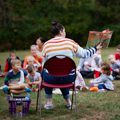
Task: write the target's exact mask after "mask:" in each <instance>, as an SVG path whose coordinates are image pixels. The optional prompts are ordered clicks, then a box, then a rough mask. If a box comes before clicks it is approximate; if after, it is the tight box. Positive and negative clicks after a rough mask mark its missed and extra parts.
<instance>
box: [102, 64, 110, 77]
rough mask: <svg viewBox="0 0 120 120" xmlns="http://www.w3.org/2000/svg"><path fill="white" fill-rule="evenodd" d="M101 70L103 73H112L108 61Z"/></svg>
mask: <svg viewBox="0 0 120 120" xmlns="http://www.w3.org/2000/svg"><path fill="white" fill-rule="evenodd" d="M101 71H102V73H103V74H106V75H110V74H111V69H110V65H109V64H108V63H102V65H101Z"/></svg>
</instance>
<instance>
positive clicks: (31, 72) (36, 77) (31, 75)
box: [26, 65, 41, 92]
mask: <svg viewBox="0 0 120 120" xmlns="http://www.w3.org/2000/svg"><path fill="white" fill-rule="evenodd" d="M27 71H28V75H27V79H26V81H27V83H28V85H29V87H30V88H32V91H33V92H37V91H38V85H39V84H40V83H41V75H40V73H39V72H36V70H35V67H34V66H33V65H31V66H30V65H29V66H28V67H27ZM34 86H35V88H34Z"/></svg>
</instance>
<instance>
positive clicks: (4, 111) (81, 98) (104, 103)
mask: <svg viewBox="0 0 120 120" xmlns="http://www.w3.org/2000/svg"><path fill="white" fill-rule="evenodd" d="M114 51H115V48H109V49H105V50H103V51H102V57H103V59H104V60H105V61H106V60H107V57H108V55H109V54H112V53H114ZM16 53H17V55H18V56H20V58H22V59H23V58H24V56H25V55H27V54H28V51H17V52H16ZM7 56H8V53H7V52H4V53H0V62H1V63H2V68H3V66H4V61H5V59H6V57H7ZM75 61H76V64H77V63H78V59H75ZM3 81H4V80H3V79H2V78H0V86H1V85H2V84H3ZM86 82H87V84H88V83H89V80H86ZM114 85H115V91H113V92H104V93H92V92H89V91H88V92H79V93H78V94H77V107H78V112H77V113H75V112H74V111H73V112H71V111H70V110H67V109H66V108H65V104H64V100H63V98H62V96H61V95H53V102H54V105H55V108H54V109H53V110H45V109H42V120H68V119H69V120H120V81H117V80H115V81H114ZM44 95H45V94H44V92H43V93H42V104H44V103H45V96H44ZM31 99H32V103H31V106H30V111H29V114H28V115H27V116H25V117H23V118H22V119H23V120H38V119H40V118H39V113H36V112H35V104H36V93H32V95H31ZM13 119H15V118H13V117H12V116H10V114H9V112H8V103H7V101H6V96H5V95H4V93H3V92H2V91H0V120H13Z"/></svg>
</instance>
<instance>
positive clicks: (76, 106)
mask: <svg viewBox="0 0 120 120" xmlns="http://www.w3.org/2000/svg"><path fill="white" fill-rule="evenodd" d="M75 112H77V93H76V91H75Z"/></svg>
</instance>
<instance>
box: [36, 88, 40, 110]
mask: <svg viewBox="0 0 120 120" xmlns="http://www.w3.org/2000/svg"><path fill="white" fill-rule="evenodd" d="M39 92H40V90H38V92H37V102H36V112H37V111H38V104H39V103H38V102H39Z"/></svg>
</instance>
